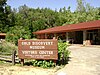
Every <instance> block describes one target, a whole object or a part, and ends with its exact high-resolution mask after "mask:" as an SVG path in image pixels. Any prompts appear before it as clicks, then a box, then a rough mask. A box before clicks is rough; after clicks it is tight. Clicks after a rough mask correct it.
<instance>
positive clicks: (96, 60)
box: [57, 45, 100, 75]
mask: <svg viewBox="0 0 100 75" xmlns="http://www.w3.org/2000/svg"><path fill="white" fill-rule="evenodd" d="M68 49H69V50H70V51H71V56H70V57H71V59H70V61H69V64H67V65H66V66H65V67H64V68H63V69H61V70H59V71H58V72H65V73H66V74H67V75H100V46H87V47H84V46H82V45H72V46H70V47H69V48H68ZM58 72H57V73H58Z"/></svg>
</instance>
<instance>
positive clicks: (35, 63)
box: [25, 60, 55, 68]
mask: <svg viewBox="0 0 100 75" xmlns="http://www.w3.org/2000/svg"><path fill="white" fill-rule="evenodd" d="M25 65H33V66H38V67H42V68H50V67H54V66H55V63H54V62H53V61H51V60H50V61H46V60H33V61H30V62H25Z"/></svg>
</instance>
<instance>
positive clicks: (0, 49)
mask: <svg viewBox="0 0 100 75" xmlns="http://www.w3.org/2000/svg"><path fill="white" fill-rule="evenodd" d="M13 50H17V47H16V46H15V45H14V44H11V43H9V42H6V41H2V42H1V43H0V53H7V54H12V51H13Z"/></svg>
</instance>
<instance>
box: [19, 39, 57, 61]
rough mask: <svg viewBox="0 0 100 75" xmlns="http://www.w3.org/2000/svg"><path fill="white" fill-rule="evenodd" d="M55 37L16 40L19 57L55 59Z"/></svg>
mask: <svg viewBox="0 0 100 75" xmlns="http://www.w3.org/2000/svg"><path fill="white" fill-rule="evenodd" d="M57 43H58V42H57V40H56V39H50V40H48V39H41V40H18V56H19V58H20V59H43V60H49V59H52V60H57V59H58V50H57Z"/></svg>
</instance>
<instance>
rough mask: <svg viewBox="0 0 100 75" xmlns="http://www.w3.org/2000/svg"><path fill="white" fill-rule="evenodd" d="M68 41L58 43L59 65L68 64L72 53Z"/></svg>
mask: <svg viewBox="0 0 100 75" xmlns="http://www.w3.org/2000/svg"><path fill="white" fill-rule="evenodd" d="M67 47H68V43H66V42H65V43H63V42H59V43H58V65H61V64H66V63H67V62H68V58H69V55H70V51H69V50H67Z"/></svg>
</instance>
